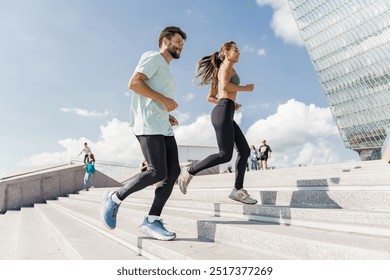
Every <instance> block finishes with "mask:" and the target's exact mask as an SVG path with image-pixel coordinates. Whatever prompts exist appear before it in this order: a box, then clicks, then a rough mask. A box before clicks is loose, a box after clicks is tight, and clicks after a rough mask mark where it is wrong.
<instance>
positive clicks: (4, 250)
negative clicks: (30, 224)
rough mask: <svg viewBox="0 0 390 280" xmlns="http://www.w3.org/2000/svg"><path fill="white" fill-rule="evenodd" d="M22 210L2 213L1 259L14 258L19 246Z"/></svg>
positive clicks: (0, 221)
mask: <svg viewBox="0 0 390 280" xmlns="http://www.w3.org/2000/svg"><path fill="white" fill-rule="evenodd" d="M19 225H20V211H7V213H5V214H3V215H0V260H13V259H14V258H15V248H16V246H17V240H18V232H19Z"/></svg>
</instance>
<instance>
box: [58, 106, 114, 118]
mask: <svg viewBox="0 0 390 280" xmlns="http://www.w3.org/2000/svg"><path fill="white" fill-rule="evenodd" d="M60 110H61V111H62V112H64V113H75V114H77V115H80V116H83V117H105V116H108V115H110V112H109V111H108V110H104V112H97V111H88V110H85V109H80V108H60Z"/></svg>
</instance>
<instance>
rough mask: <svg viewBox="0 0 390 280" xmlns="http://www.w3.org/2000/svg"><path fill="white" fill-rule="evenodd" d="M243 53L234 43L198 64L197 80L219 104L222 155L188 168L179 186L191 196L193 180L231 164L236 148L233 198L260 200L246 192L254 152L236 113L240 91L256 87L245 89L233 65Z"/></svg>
mask: <svg viewBox="0 0 390 280" xmlns="http://www.w3.org/2000/svg"><path fill="white" fill-rule="evenodd" d="M239 57H240V51H239V49H238V47H237V45H236V43H234V42H233V41H229V42H227V43H224V44H223V45H222V46H221V48H220V50H219V51H216V52H214V53H213V54H211V55H208V56H205V57H203V58H202V59H200V61H199V62H198V65H197V73H196V76H195V78H198V77H200V78H201V81H200V85H207V84H211V86H210V91H209V94H208V101H209V102H212V103H215V104H217V105H216V106H215V107H214V109H213V110H212V113H211V122H212V124H213V126H214V129H215V133H216V137H217V143H218V148H219V153H217V154H212V155H210V156H208V157H207V158H205V159H203V160H202V161H200V162H199V163H197V164H195V165H194V166H192V167H187V166H184V167H183V168H182V170H181V173H180V176H179V187H180V190H181V192H182V193H184V194H185V193H187V187H188V184H189V183H190V181H191V179H192V177H193V176H194V175H196V174H197V173H198V172H200V171H202V170H204V169H206V168H209V167H212V166H216V165H219V164H222V163H225V162H229V161H230V160H231V158H232V156H233V149H234V146H236V149H237V152H238V155H237V161H236V168H235V169H236V171H235V172H236V179H235V184H234V188H233V190H232V192H231V193H230V195H229V198H231V199H233V200H236V201H239V202H242V203H246V204H255V203H257V200H256V199H254V198H252V197H250V195H249V194H248V192H247V191H246V190H244V188H243V184H244V175H245V171H246V170H245V169H246V167H247V164H248V157H249V154H250V149H249V145H248V142H247V141H246V139H245V136H244V134H243V133H242V131H241V129H240V127H239V126H238V125H237V123H236V122H235V121H234V119H233V117H234V112H235V111H236V110H238V109H239V108H240V105H239V104H237V103H236V97H237V92H239V91H247V92H252V91H253V89H254V85H253V84H249V85H245V86H241V85H240V78H239V76H238V74H237V73H236V71H235V70H234V68H233V66H234V64H235V63H237V62H238V59H239Z"/></svg>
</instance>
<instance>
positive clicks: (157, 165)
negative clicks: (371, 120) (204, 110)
mask: <svg viewBox="0 0 390 280" xmlns="http://www.w3.org/2000/svg"><path fill="white" fill-rule="evenodd" d="M137 139H138V141H139V143H140V145H141V150H142V153H143V155H144V157H145V160H146V161H147V163H148V169H147V170H146V171H144V172H141V173H138V174H137V175H135V176H134V177H133V178H131V179H130V181H129V182H128V183H127V184H126V185H124V186H123V187H122V188H121V189H119V190H118V192H117V196H118V198H119V199H120V200H124V199H125V198H126V197H127V196H129V195H130V194H132V193H135V192H138V191H140V190H142V189H144V188H145V187H147V186H150V185H153V184H154V183H157V182H160V181H162V180H164V184H163V186H162V187H159V188H156V190H155V194H154V201H153V204H152V207H151V208H150V211H149V215H155V216H160V215H161V212H162V210H163V208H164V205H165V203H166V202H167V200H168V198H169V196H170V195H171V193H172V189H173V185H174V184H175V182H176V179H177V177H179V174H180V165H179V156H178V150H177V144H176V140H175V137H174V136H164V135H141V136H137Z"/></svg>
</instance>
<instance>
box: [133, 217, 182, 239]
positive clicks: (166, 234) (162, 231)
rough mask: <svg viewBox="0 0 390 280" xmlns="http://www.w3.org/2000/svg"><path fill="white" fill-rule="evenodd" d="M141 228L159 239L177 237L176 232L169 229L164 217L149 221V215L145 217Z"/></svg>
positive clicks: (145, 232)
mask: <svg viewBox="0 0 390 280" xmlns="http://www.w3.org/2000/svg"><path fill="white" fill-rule="evenodd" d="M139 230H140V231H141V232H143V233H144V234H146V235H149V236H151V237H154V238H156V239H158V240H172V239H174V238H175V237H176V233H174V232H170V231H167V229H166V228H165V227H164V224H163V222H162V219H160V220H155V221H154V222H153V223H149V221H148V217H145V219H144V222H143V223H142V225H140V226H139Z"/></svg>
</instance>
